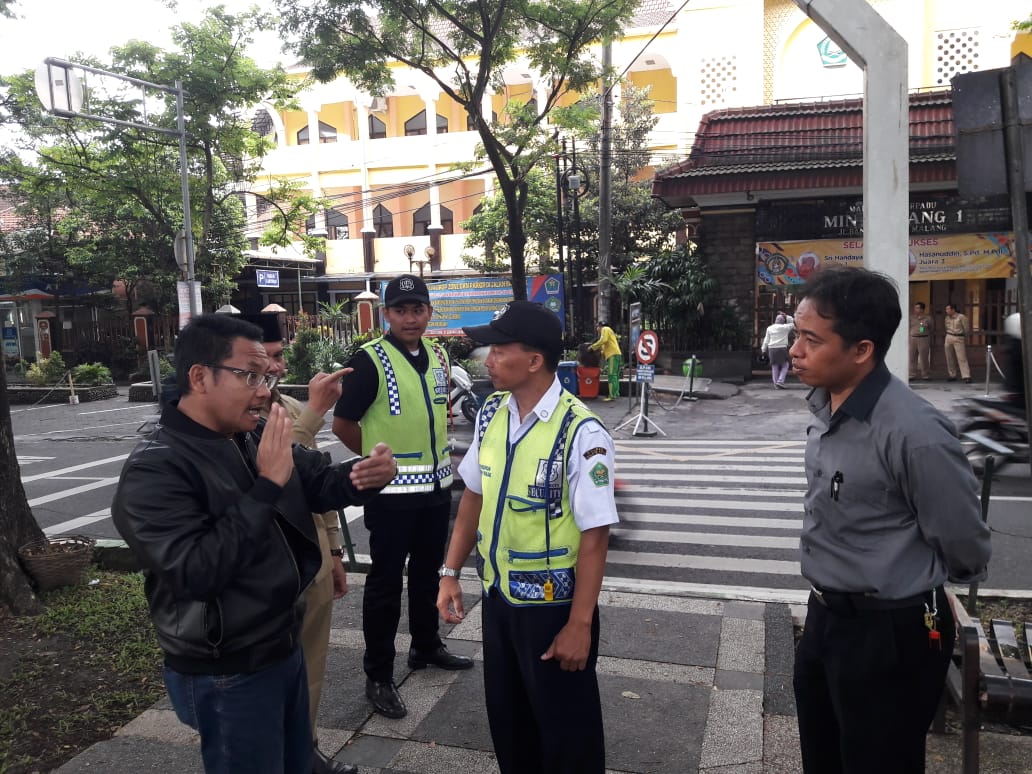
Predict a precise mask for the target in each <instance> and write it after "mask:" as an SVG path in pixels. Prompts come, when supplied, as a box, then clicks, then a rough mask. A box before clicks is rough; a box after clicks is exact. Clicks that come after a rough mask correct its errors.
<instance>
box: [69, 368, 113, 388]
mask: <svg viewBox="0 0 1032 774" xmlns="http://www.w3.org/2000/svg"><path fill="white" fill-rule="evenodd" d="M72 381H73V382H74V383H75V385H76V386H77V387H98V386H100V385H102V384H111V383H112V379H111V370H110V369H109V368H108V367H107V366H106V365H104V364H103V363H83V364H81V365H77V366H76V367H75V368H73V369H72Z"/></svg>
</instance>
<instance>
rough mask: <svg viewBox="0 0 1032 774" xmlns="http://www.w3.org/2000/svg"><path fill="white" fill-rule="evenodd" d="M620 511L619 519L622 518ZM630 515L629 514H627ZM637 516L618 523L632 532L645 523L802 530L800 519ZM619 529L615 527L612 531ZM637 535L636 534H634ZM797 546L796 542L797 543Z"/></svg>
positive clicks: (681, 514) (688, 514)
mask: <svg viewBox="0 0 1032 774" xmlns="http://www.w3.org/2000/svg"><path fill="white" fill-rule="evenodd" d="M623 513H624V512H623V511H621V518H622V517H623ZM628 515H631V514H628ZM633 515H635V516H639V517H640V518H639V519H636V520H630V519H627V520H622V521H621V522H620V523H621V524H622V525H623V526H624V527H627V528H629V529H630V530H634V529H635V528H634V527H633V526H630V525H632V524H636V523H640V522H645V523H648V524H684V525H687V526H696V527H725V528H727V529H787V530H792V531H793V532H800V531H801V530H802V528H803V520H802V519H765V518H754V517H751V516H709V515H704V514H694V513H652V512H643V513H636V514H633ZM618 528H620V527H619V525H615V526H614V529H618ZM635 534H637V533H635ZM797 545H798V541H797Z"/></svg>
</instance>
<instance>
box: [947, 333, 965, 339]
mask: <svg viewBox="0 0 1032 774" xmlns="http://www.w3.org/2000/svg"><path fill="white" fill-rule="evenodd" d="M946 335H947V336H956V337H957V338H958V339H962V338H964V337H965V336H966V335H967V334H966V333H947V334H946Z"/></svg>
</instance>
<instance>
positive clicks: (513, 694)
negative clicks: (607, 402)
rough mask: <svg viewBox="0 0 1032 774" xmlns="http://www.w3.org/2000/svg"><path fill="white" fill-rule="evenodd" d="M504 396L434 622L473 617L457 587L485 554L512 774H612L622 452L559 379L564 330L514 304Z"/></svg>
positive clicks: (445, 571) (501, 323)
mask: <svg viewBox="0 0 1032 774" xmlns="http://www.w3.org/2000/svg"><path fill="white" fill-rule="evenodd" d="M463 330H464V331H465V332H466V334H467V335H468V336H469V337H470V338H472V339H473V340H474V341H478V342H481V343H484V344H490V345H491V352H490V354H489V355H488V357H487V370H488V373H489V374H490V375H491V379H492V381H493V382H494V385H495V387H496V388H498V389H499V390H502V391H503V392H497V393H495V394H494V395H492V396H491V397H489V398H488V399H487V401H485V403H484V406H483V407H482V408H481V410H480V413H479V415H478V417H477V428H476V431H475V434H474V438H473V443H472V445H471V447H470V450H469V451H468V452H467V453H466V456H465V458H464V459H463V461H462V464H461V465H460V466H459V473H460V474H461V475H462V479H463V481H465V483H466V491H465V492H464V493H463V495H462V501H461V503H460V504H459V513H458V516H457V517H456V520H455V527H454V529H453V531H452V540H451V546H450V547H449V550H448V556H447V559H446V561H445V565H444V567H442V568H441V574H442V578H441V590H440V594H439V595H438V597H437V609H438V610H439V611H440V612H441V616H442V617H443V618H444V620H445V621H448V622H449V623H457V622H458V621H460V620H461V619H462V617H463V614H464V612H463V605H462V589H461V588H460V587H459V584H458V582H457V581H458V576H459V574H460V570H461V568H462V565H463V563H464V562H465V560H466V557H467V556H468V555H469V553H470V552H471V551H472V550H473V547H474V544H475V545H476V548H477V559H478V566H479V567H480V575H481V580H482V586H483V592H484V598H483V602H482V604H481V610H482V611H483V642H484V689H485V695H486V700H487V717H488V721H489V723H490V727H491V738H492V740H493V742H494V748H495V755H496V757H497V759H498V767H499V769H500V770H501V772H502V774H531V772H533V774H602V772H603V771H604V769H605V741H604V736H603V731H602V706H601V702H600V699H599V692H598V680H597V677H596V674H595V663H596V660H597V659H598V640H599V613H598V594H599V590H600V589H601V586H602V575H603V572H604V570H605V563H606V551H607V548H608V542H609V526H610V525H611V524H615V523H616V522H617V515H616V505H615V502H614V500H613V455H614V450H613V441H612V439H611V438H610V436H609V433H608V432H606V430H605V428H604V427H602V425H601V423H600V422H599V421H598V419H597V417H595V416H594V415H593V414H592V413H591V412H590V411H589V410H588V409H587V408H586V407H585V406H584V404H582V403H581V402H580V401H579V400H577V399H576V398H575V397H574V396H572V395H571V394H570V393H568V392H566V391H565V390H563V389H562V385H561V384H560V383H559V380H558V379H557V378H556V375H555V372H556V368H557V366H558V364H559V357H560V354H561V352H562V329H561V326H560V324H559V319H558V318H557V317H556V316H555V314H553V313H552V312H550V311H548V310H547V309H545V308H544V307H543V306H541V305H539V304H533V303H530V302H528V301H514V302H512V303H511V304H509V305H508V307H507V309H506V311H505V312H504V313H503V314H502V315H501V316H500V317H498V318H497V319H496V320H494V321H493V322H492V323H490V325H483V326H478V327H473V328H464V329H463Z"/></svg>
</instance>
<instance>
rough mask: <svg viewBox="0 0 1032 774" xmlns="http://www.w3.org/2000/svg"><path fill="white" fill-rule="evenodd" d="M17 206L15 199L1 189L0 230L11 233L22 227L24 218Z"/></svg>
mask: <svg viewBox="0 0 1032 774" xmlns="http://www.w3.org/2000/svg"><path fill="white" fill-rule="evenodd" d="M15 207H16V204H15V202H14V200H13V199H9V198H7V196H6V195H5V194H4V192H3V191H0V231H2V232H4V233H8V234H9V233H11V232H12V231H17V230H18V229H19V228H20V227H21V224H22V218H21V216H20V215H18V213H17V212H16V210H15Z"/></svg>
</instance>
